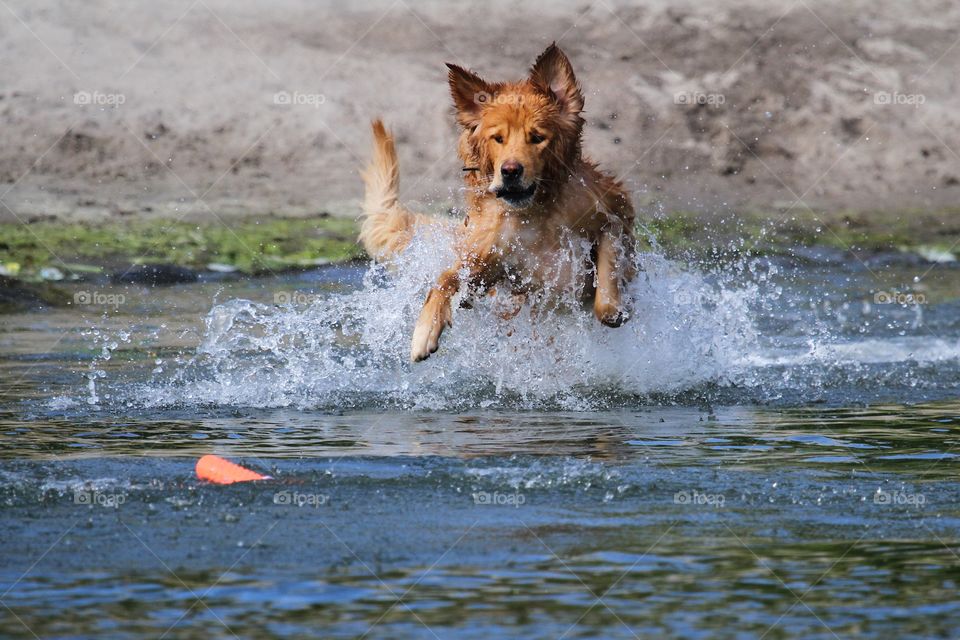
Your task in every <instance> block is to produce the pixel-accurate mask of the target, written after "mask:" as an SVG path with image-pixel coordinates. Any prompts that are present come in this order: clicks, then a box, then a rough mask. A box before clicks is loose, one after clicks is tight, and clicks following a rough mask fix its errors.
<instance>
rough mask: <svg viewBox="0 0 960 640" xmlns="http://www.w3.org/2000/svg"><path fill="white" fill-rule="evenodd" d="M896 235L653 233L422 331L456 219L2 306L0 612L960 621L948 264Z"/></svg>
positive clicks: (760, 629)
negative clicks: (409, 242) (215, 459)
mask: <svg viewBox="0 0 960 640" xmlns="http://www.w3.org/2000/svg"><path fill="white" fill-rule="evenodd" d="M888 258H889V259H888V260H887V261H886V262H878V261H874V262H868V263H866V264H864V263H861V262H860V261H858V260H856V259H845V260H840V259H836V260H821V261H816V262H809V261H798V260H788V259H770V260H759V259H758V260H751V261H747V262H745V263H743V264H738V265H727V266H724V267H722V268H720V267H718V268H714V269H711V270H709V272H706V273H703V272H700V271H697V270H694V269H684V268H682V267H680V266H679V265H677V264H676V263H672V262H669V261H667V260H664V259H663V258H661V257H659V256H657V255H654V254H648V255H644V256H642V258H641V260H642V264H643V266H644V269H645V270H644V275H643V277H641V278H640V279H639V280H638V283H637V285H636V288H635V290H634V291H633V295H634V296H635V297H636V298H637V300H638V304H637V305H636V307H635V309H634V317H633V318H632V319H631V321H630V322H629V323H628V324H627V325H625V326H624V327H622V328H621V329H617V330H609V329H605V328H602V327H598V326H595V323H594V322H593V321H591V319H590V318H589V317H588V316H585V315H582V314H578V313H573V314H572V315H571V314H564V313H554V312H553V311H546V312H541V313H539V314H538V313H535V312H534V313H531V311H530V310H524V311H523V312H521V314H520V315H519V316H517V318H515V319H514V320H511V321H503V320H499V319H497V318H496V316H495V313H496V312H497V311H498V308H497V307H498V305H502V304H504V301H503V300H497V299H490V300H485V301H482V302H480V303H479V304H477V305H476V307H475V308H474V309H472V310H461V311H459V312H458V313H457V316H456V318H455V326H454V327H453V329H451V330H450V331H449V332H448V333H447V334H446V335H445V336H444V343H443V347H442V348H441V350H440V351H439V352H438V353H437V354H435V356H434V357H432V358H431V359H430V360H428V361H427V362H425V363H421V364H419V365H411V364H408V363H407V362H406V353H407V349H408V343H407V339H408V337H409V331H410V325H411V323H412V320H413V317H414V315H415V313H416V312H417V308H416V307H417V305H418V302H419V300H420V299H421V298H422V292H423V290H424V287H425V286H426V284H427V282H428V281H429V275H430V273H432V272H435V271H436V270H438V269H439V268H440V267H441V265H442V264H443V260H444V256H443V255H442V252H433V253H431V252H429V251H425V250H424V251H421V253H419V254H417V253H416V252H414V253H413V254H411V256H408V259H409V260H410V261H412V262H415V263H416V264H417V265H419V266H420V267H422V268H421V269H419V270H410V269H407V270H404V269H403V268H401V270H400V272H399V273H397V274H393V275H390V274H387V273H383V272H380V271H376V270H375V271H372V272H367V271H366V270H365V269H364V268H361V267H336V268H330V269H322V270H318V271H314V272H309V273H305V274H300V275H290V276H284V277H277V278H268V279H262V280H257V281H239V282H208V283H201V284H196V285H187V286H182V287H172V288H168V289H155V290H146V289H140V288H137V287H127V288H122V289H117V288H110V289H109V292H110V293H112V294H122V295H123V296H124V299H123V301H122V303H121V304H118V305H116V307H115V308H113V307H109V308H105V307H103V306H97V305H86V306H84V305H80V306H78V307H76V308H74V309H70V310H59V311H51V312H46V313H42V314H24V315H17V316H7V317H5V318H4V320H3V324H2V329H0V380H2V381H3V383H2V387H0V443H2V446H0V510H2V511H0V513H2V518H3V524H4V535H3V541H2V544H0V594H2V595H0V603H2V604H3V605H4V606H2V607H0V635H2V636H3V637H10V638H33V637H35V636H36V637H41V638H106V637H110V638H139V637H171V638H174V637H175V638H193V637H197V638H199V637H204V638H210V637H214V638H219V637H223V638H232V637H240V638H262V637H291V638H298V637H303V638H307V637H309V638H315V637H337V638H339V637H351V638H356V637H368V638H377V637H382V638H448V637H449V638H454V637H455V638H491V637H505V638H508V637H509V638H560V637H563V638H621V637H622V638H633V637H641V638H643V637H650V636H654V635H660V636H665V637H695V638H698V637H699V638H714V637H731V638H740V637H743V638H758V637H764V638H788V637H790V638H793V637H796V638H833V637H847V636H851V635H861V636H864V637H872V638H904V637H950V636H952V635H954V634H955V630H956V627H957V625H958V623H960V600H958V598H957V597H956V591H957V580H958V578H960V571H958V562H960V560H958V556H957V551H958V529H957V527H958V524H960V522H958V506H957V505H958V504H960V487H958V485H957V483H956V482H955V480H954V478H955V476H956V473H957V456H958V455H960V450H958V449H957V446H956V445H957V443H958V442H960V439H958V434H960V430H958V421H960V393H958V383H960V314H958V313H957V311H958V302H957V300H958V299H960V277H958V275H960V273H958V271H957V270H955V269H953V268H951V267H950V266H949V265H940V266H937V267H936V268H935V269H933V270H932V271H929V272H928V268H929V267H928V266H924V265H912V264H908V263H902V262H898V261H897V260H895V259H894V258H895V257H888ZM80 288H81V287H79V286H78V290H79V289H80ZM83 289H84V290H85V291H88V292H92V287H91V285H85V286H84V287H83ZM101 289H102V290H100V291H99V292H101V293H103V292H107V291H108V290H107V288H106V287H102V288H101ZM898 292H899V293H903V292H911V293H912V294H913V295H917V294H922V295H923V297H924V300H923V302H924V304H920V305H917V304H904V305H900V304H878V303H877V300H880V302H881V303H882V302H883V301H884V300H885V298H884V297H883V295H880V296H879V298H878V293H879V294H890V293H892V294H894V295H895V294H896V293H898ZM211 452H213V453H217V454H219V455H223V456H227V457H230V458H232V459H235V460H238V461H242V462H244V463H245V464H246V465H248V466H250V467H252V468H255V469H259V470H261V471H264V472H266V473H269V474H270V475H272V476H273V477H274V478H275V480H273V481H270V482H264V483H256V484H246V485H241V486H231V487H213V486H209V485H205V484H202V483H199V482H198V481H196V479H195V475H194V472H193V465H194V464H195V462H196V459H197V458H198V457H199V456H201V455H203V454H206V453H211Z"/></svg>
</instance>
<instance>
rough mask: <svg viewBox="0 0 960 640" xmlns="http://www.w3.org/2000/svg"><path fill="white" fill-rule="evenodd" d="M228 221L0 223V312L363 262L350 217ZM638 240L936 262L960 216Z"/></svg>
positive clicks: (689, 226)
mask: <svg viewBox="0 0 960 640" xmlns="http://www.w3.org/2000/svg"><path fill="white" fill-rule="evenodd" d="M230 222H231V224H230V225H229V226H227V225H226V224H225V223H222V222H204V223H196V222H186V221H171V220H165V219H155V220H146V221H144V220H130V219H121V220H112V221H110V222H106V223H101V224H83V223H78V222H64V221H55V220H54V221H43V222H37V223H33V224H17V223H0V238H2V240H0V313H2V312H10V311H21V310H29V309H39V308H43V307H45V306H58V305H59V304H67V303H68V301H69V298H70V296H69V292H68V291H67V287H65V285H69V284H74V283H100V284H103V283H114V284H138V285H147V286H165V285H173V284H184V283H190V282H197V281H201V280H207V281H209V280H211V279H236V278H259V277H270V276H277V275H283V274H287V273H291V272H297V271H304V270H310V269H314V268H321V267H324V266H328V265H343V264H349V263H353V262H358V261H364V260H366V259H367V257H366V255H365V254H364V252H363V249H362V248H361V247H360V246H359V245H358V244H357V243H356V233H357V221H356V219H354V218H352V217H343V216H333V215H329V214H321V215H314V216H309V217H279V216H273V215H266V216H247V217H244V218H239V219H231V221H230ZM637 238H638V245H639V247H640V248H641V250H649V251H656V252H659V253H662V254H663V255H665V256H667V257H669V258H671V259H675V260H678V261H680V262H685V263H687V264H690V265H692V266H694V267H696V268H704V267H710V266H715V265H722V264H724V263H729V262H732V261H736V260H740V259H743V258H745V257H748V256H754V257H764V256H766V257H776V258H779V259H782V260H787V261H792V262H796V263H803V264H810V263H817V262H824V263H835V262H837V261H838V260H839V261H842V260H844V259H849V260H859V261H861V262H864V263H866V262H867V261H872V262H873V263H876V264H879V265H884V264H885V265H906V264H924V263H928V264H931V265H934V264H946V263H956V261H957V255H958V254H960V210H958V209H941V210H938V211H922V210H908V211H900V212H893V213H883V212H870V213H865V212H852V211H839V212H833V213H831V214H829V215H828V214H817V213H815V212H811V211H807V212H804V213H796V212H792V211H789V212H784V211H781V212H779V213H776V212H766V213H760V212H741V213H739V214H736V215H732V214H731V215H729V216H709V217H708V216H704V215H702V214H698V213H695V212H689V211H674V212H671V213H669V214H666V215H660V216H657V215H654V216H642V215H641V217H640V218H639V220H638V225H637Z"/></svg>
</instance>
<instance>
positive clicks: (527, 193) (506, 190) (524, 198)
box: [493, 182, 537, 207]
mask: <svg viewBox="0 0 960 640" xmlns="http://www.w3.org/2000/svg"><path fill="white" fill-rule="evenodd" d="M493 194H494V195H495V196H497V198H499V199H500V200H503V201H504V202H506V203H507V204H508V205H510V206H511V207H525V206H527V205H529V204H530V203H531V202H533V196H535V195H536V194H537V183H536V182H532V183H530V186H528V187H523V186H520V185H510V186H506V185H504V186H502V187H497V188H495V189H493Z"/></svg>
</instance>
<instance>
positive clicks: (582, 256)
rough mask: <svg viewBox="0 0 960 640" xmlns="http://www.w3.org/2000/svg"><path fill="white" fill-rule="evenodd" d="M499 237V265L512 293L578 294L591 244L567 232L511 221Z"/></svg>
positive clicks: (589, 275) (587, 272) (588, 274)
mask: <svg viewBox="0 0 960 640" xmlns="http://www.w3.org/2000/svg"><path fill="white" fill-rule="evenodd" d="M504 231H505V233H504V234H503V235H502V237H501V250H502V255H503V265H504V268H505V271H506V274H507V277H508V279H509V280H510V282H511V284H512V285H513V287H514V288H515V289H516V290H530V289H547V290H557V291H563V290H569V291H580V290H581V289H582V288H583V286H584V284H585V283H586V282H587V279H588V278H592V270H591V269H590V264H591V260H590V253H591V243H590V241H589V239H587V238H585V237H583V236H580V235H577V234H574V233H572V232H570V231H569V230H563V229H560V228H557V227H552V228H551V227H550V226H549V225H545V224H533V223H526V224H524V223H523V222H522V221H514V223H513V224H511V225H509V226H508V227H507V228H506V229H504Z"/></svg>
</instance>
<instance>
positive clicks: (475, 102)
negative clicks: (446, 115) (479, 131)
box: [447, 62, 493, 127]
mask: <svg viewBox="0 0 960 640" xmlns="http://www.w3.org/2000/svg"><path fill="white" fill-rule="evenodd" d="M447 68H448V69H450V73H449V74H448V75H447V80H448V81H449V82H450V95H452V96H453V104H454V106H455V107H456V108H457V122H459V123H460V124H461V125H463V126H464V127H473V126H476V125H477V124H479V122H480V113H481V112H482V111H483V107H484V105H487V104H489V103H490V101H491V99H492V96H493V89H492V88H491V86H490V85H489V84H488V83H487V82H486V81H484V80H483V79H482V78H481V77H480V76H478V75H476V74H475V73H471V72H470V71H467V70H466V69H464V68H463V67H458V66H457V65H455V64H450V63H449V62H448V63H447Z"/></svg>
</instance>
